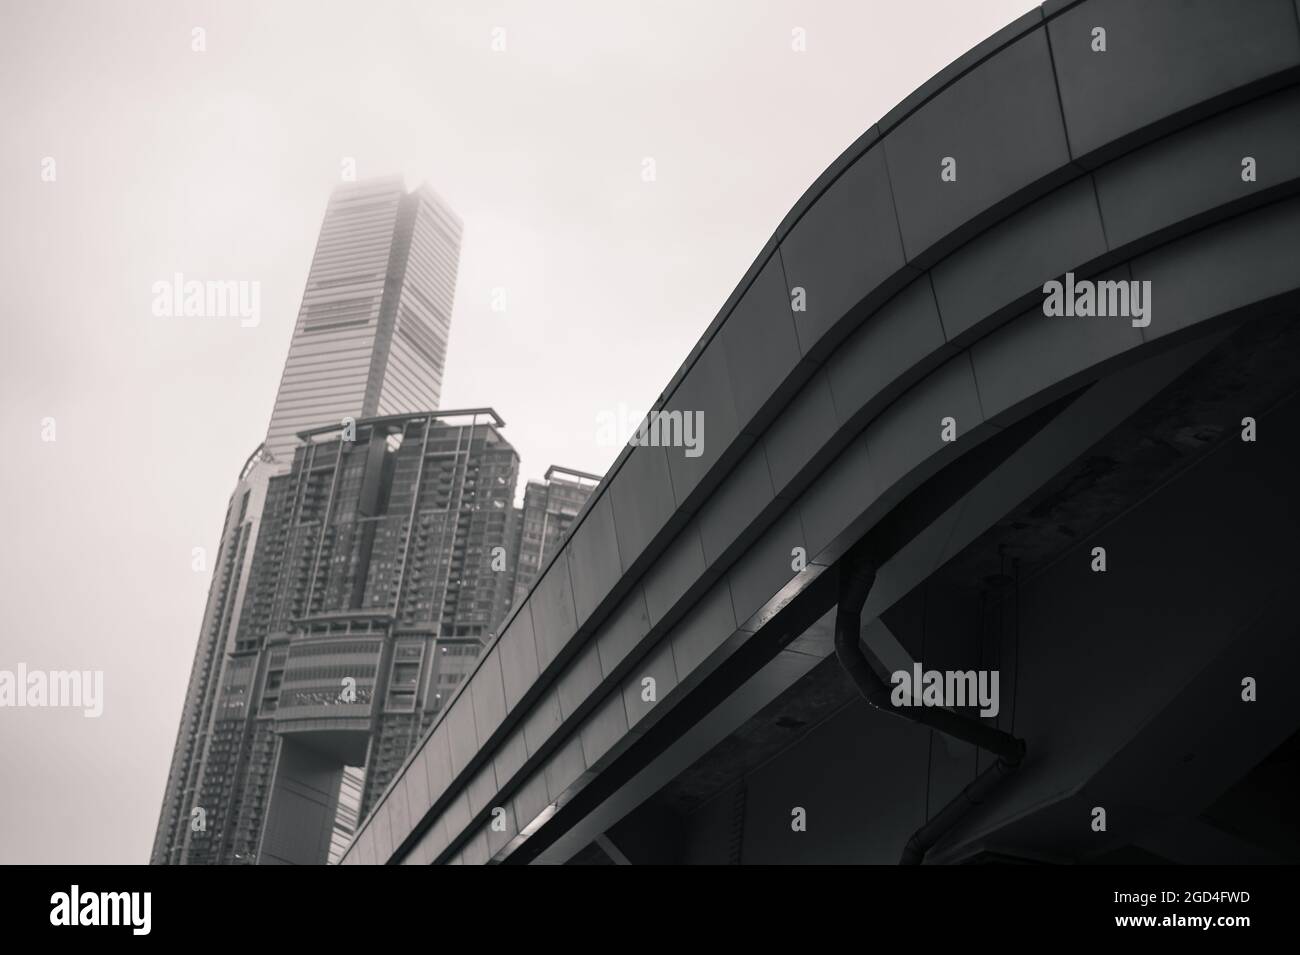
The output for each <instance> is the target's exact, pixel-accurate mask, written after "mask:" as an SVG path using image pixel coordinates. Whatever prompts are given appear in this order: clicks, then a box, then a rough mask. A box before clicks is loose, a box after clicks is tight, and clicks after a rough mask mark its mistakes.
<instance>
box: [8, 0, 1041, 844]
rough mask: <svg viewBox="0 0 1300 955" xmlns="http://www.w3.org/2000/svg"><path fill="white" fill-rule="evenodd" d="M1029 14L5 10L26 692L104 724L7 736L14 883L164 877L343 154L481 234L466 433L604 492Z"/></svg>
mask: <svg viewBox="0 0 1300 955" xmlns="http://www.w3.org/2000/svg"><path fill="white" fill-rule="evenodd" d="M1032 6H1034V4H1032V3H1029V2H1026V0H942V2H938V0H894V2H888V3H882V2H866V0H843V2H830V0H806V2H804V3H788V2H762V0H732V2H718V0H709V2H700V0H695V2H682V3H673V2H661V0H657V2H655V3H633V2H631V0H599V2H591V3H573V2H557V0H546V2H519V3H509V4H502V3H488V2H468V0H467V2H464V3H446V2H419V3H397V2H383V0H366V2H364V3H360V2H321V0H314V2H304V3H281V2H277V3H267V2H257V3H253V2H248V3H245V2H231V0H222V2H219V3H218V2H209V3H184V2H175V0H167V2H162V0H158V2H140V0H133V2H125V0H121V2H117V3H108V2H76V3H73V2H61V0H0V118H2V119H0V137H3V149H0V287H2V288H3V296H2V297H0V303H2V304H0V309H2V310H3V311H2V312H0V329H3V332H2V334H3V340H2V341H0V399H2V407H0V423H2V424H3V434H4V438H5V441H4V459H3V466H2V467H0V501H3V504H4V512H5V519H4V530H3V536H2V537H0V542H2V544H3V546H0V620H2V621H3V629H0V670H6V669H7V670H14V669H16V668H17V665H18V664H19V663H25V664H26V665H27V666H28V667H29V668H32V669H45V670H60V669H81V670H102V671H104V695H105V701H104V712H103V715H102V717H100V718H99V719H87V718H84V717H83V716H82V715H81V713H80V711H76V710H60V709H9V708H4V709H0V765H3V772H2V773H0V862H4V863H12V862H38V861H39V862H75V863H106V862H139V863H142V862H145V861H147V859H148V855H149V850H150V847H151V845H152V842H153V836H154V829H155V826H156V824H157V818H158V810H159V807H160V804H161V800H162V793H163V786H164V782H165V778H166V774H167V769H168V764H169V761H170V758H171V752H172V745H173V742H174V739H175V734H176V727H177V720H178V718H179V714H180V709H181V703H182V700H183V698H184V694H185V688H186V681H187V679H188V676H189V671H190V664H191V662H192V659H193V654H194V648H195V643H196V640H197V637H198V630H199V624H200V619H201V617H202V611H203V605H204V600H205V597H206V593H207V588H208V574H206V573H195V572H194V571H193V570H191V554H192V550H193V548H195V547H205V548H207V550H208V553H210V554H214V553H215V552H216V548H217V544H218V536H219V532H220V529H221V523H222V516H223V514H224V513H225V508H226V503H227V497H228V495H229V493H230V491H231V489H232V487H233V485H234V482H235V478H236V475H237V472H238V470H239V467H240V465H241V464H242V463H243V461H244V459H245V457H246V456H247V455H248V454H249V452H251V451H252V450H253V449H254V448H255V447H256V446H257V445H258V443H259V442H260V441H261V439H262V438H263V436H264V435H265V431H266V424H267V421H268V418H269V416H270V412H271V406H272V402H273V399H274V396H275V389H276V386H277V385H278V383H279V380H280V371H281V367H282V365H283V362H284V359H285V355H286V352H287V349H288V345H289V338H290V333H291V331H292V328H293V323H294V320H295V318H296V316H297V311H298V304H299V300H300V298H301V295H302V291H303V285H304V283H305V281H306V276H307V269H308V265H309V264H310V261H311V255H312V251H313V248H314V244H315V240H316V234H317V230H318V229H319V227H320V223H321V218H322V215H323V213H324V210H325V203H326V200H327V198H328V196H329V193H330V191H331V189H332V188H333V187H334V186H335V185H337V183H338V181H339V176H340V168H341V163H342V162H343V160H344V158H345V157H352V158H354V159H355V161H356V165H357V171H358V175H359V176H360V177H367V176H372V175H382V174H387V173H401V174H403V175H404V176H405V177H406V181H407V185H408V187H414V186H415V185H417V184H418V183H419V182H420V181H422V180H423V181H427V182H428V183H429V184H430V185H431V186H433V188H434V189H435V190H436V191H437V192H438V193H439V194H440V195H442V196H443V197H444V198H445V199H446V200H447V201H448V202H449V203H450V204H451V205H452V207H453V208H455V209H456V211H457V212H458V213H459V214H460V215H461V217H462V218H463V219H464V221H465V238H464V246H463V249H462V253H461V261H460V278H459V283H458V287H457V291H456V306H455V311H454V314H453V318H452V326H451V343H450V353H449V356H448V359H447V369H446V380H445V381H446V383H445V386H444V390H443V407H446V408H454V407H470V406H481V405H490V406H492V407H494V408H496V409H497V411H498V412H499V413H500V414H501V416H502V417H503V418H504V419H505V420H506V422H507V427H506V429H505V434H506V436H507V438H508V439H509V440H510V441H511V443H512V444H513V445H514V446H515V448H516V449H518V451H519V453H520V455H521V457H522V459H523V466H522V470H523V476H524V477H540V476H541V474H542V472H543V471H545V470H546V468H547V466H548V465H550V464H552V463H559V464H564V465H567V466H570V467H576V468H580V469H584V470H590V471H596V472H599V473H604V471H605V469H606V468H607V467H608V466H609V465H610V464H611V463H613V460H614V458H615V456H616V453H617V450H618V449H617V448H613V447H608V446H602V445H601V444H600V443H599V442H598V433H599V429H598V415H600V414H601V413H602V412H607V413H614V414H617V413H619V410H620V408H625V409H627V411H629V412H631V413H639V412H642V411H644V410H645V409H646V408H647V407H648V406H649V404H650V403H651V402H652V401H653V400H654V398H655V397H656V396H657V395H658V394H659V392H660V391H661V390H662V389H663V387H664V386H665V385H666V384H667V383H668V380H669V379H670V378H671V377H672V375H673V373H674V372H675V371H676V370H677V367H678V366H679V365H680V363H681V362H682V360H683V359H684V358H685V357H686V354H687V353H688V352H689V351H690V349H691V347H692V345H693V344H694V343H695V341H696V340H697V339H698V337H699V336H700V334H701V333H702V332H703V331H704V329H705V328H706V327H707V326H708V324H709V322H710V321H711V320H712V319H713V317H714V315H715V314H716V312H717V310H718V308H719V307H720V306H721V305H722V303H723V301H724V300H725V299H726V297H727V296H728V295H729V294H730V292H731V291H732V289H733V288H734V286H735V284H736V282H737V281H738V280H739V278H740V277H741V275H742V274H743V273H744V271H745V269H746V268H747V267H748V266H749V264H750V262H751V261H752V260H753V258H754V256H755V255H756V254H757V253H758V251H759V249H760V248H761V247H762V245H763V243H764V242H765V241H766V240H767V239H768V237H769V236H770V235H771V233H772V231H773V230H774V229H775V227H776V225H777V223H778V222H779V221H780V220H781V218H782V217H783V216H784V215H785V213H786V212H787V211H788V210H789V208H790V207H791V206H792V205H793V204H794V202H795V201H796V200H797V199H798V198H799V196H800V195H801V194H802V193H803V191H804V190H805V189H806V188H807V187H808V186H809V185H810V184H811V183H812V181H813V180H814V179H815V178H816V177H817V175H818V174H819V173H820V172H821V171H822V170H823V169H824V168H825V167H826V166H827V165H829V164H830V163H831V161H832V160H834V159H835V157H836V156H838V155H839V153H840V152H841V151H842V150H843V149H844V148H845V147H847V146H848V145H849V144H850V143H852V142H853V140H854V139H856V138H857V137H858V136H859V135H860V134H861V133H862V132H863V131H864V130H866V129H867V128H868V127H869V126H871V125H872V124H873V123H875V122H876V121H877V120H878V119H879V118H880V117H881V116H882V115H884V113H885V112H887V111H888V110H889V108H890V107H892V106H893V105H894V104H895V103H897V102H898V101H899V100H900V99H902V98H903V97H904V96H906V95H907V94H908V93H909V92H910V91H911V90H913V89H914V88H915V87H917V86H918V85H920V84H921V83H922V82H924V81H925V80H926V79H927V78H928V77H930V76H931V75H933V74H934V73H935V72H937V71H938V70H939V69H940V68H942V67H943V66H944V65H945V64H947V63H949V62H950V61H951V60H953V59H954V58H955V57H957V56H958V55H960V54H961V53H962V52H964V51H965V50H967V49H968V48H970V47H971V46H973V45H974V44H976V43H977V42H979V41H980V40H982V39H983V38H984V37H986V36H987V35H988V34H990V33H992V32H993V31H995V30H996V29H998V28H999V27H1001V26H1003V25H1004V24H1006V23H1008V22H1010V21H1011V20H1012V19H1014V18H1015V17H1017V16H1018V15H1020V14H1022V13H1024V12H1025V11H1026V10H1029V9H1031V8H1032ZM195 27H201V28H203V30H204V31H205V33H204V40H205V43H206V50H205V51H204V52H195V51H194V50H193V49H192V46H193V44H194V39H193V38H194V33H193V30H194V28H195ZM497 28H500V29H501V30H503V31H504V39H505V46H506V49H505V51H504V52H494V51H493V49H492V43H493V37H494V30H496V29H497ZM796 28H801V29H802V30H803V31H805V35H806V47H807V49H806V52H796V51H794V50H793V49H792V31H794V30H795V29H796ZM496 35H497V36H498V37H500V36H501V35H502V34H500V33H497V34H496ZM46 157H49V158H52V159H53V160H54V165H53V170H54V175H55V178H54V181H52V182H47V181H42V170H43V168H44V169H47V170H48V168H49V166H48V164H45V165H43V161H44V160H45V159H46ZM646 158H652V159H653V160H654V164H655V173H656V179H655V181H654V182H645V181H643V179H642V169H643V160H645V159H646ZM176 272H181V273H183V274H184V275H185V276H186V277H191V278H198V279H215V280H229V279H245V280H249V281H256V282H259V283H260V287H261V321H260V324H258V325H257V326H256V327H242V326H241V323H240V322H239V320H238V319H237V318H228V319H202V318H189V319H184V318H159V317H155V316H154V315H153V314H152V313H151V309H150V305H151V301H152V285H153V283H154V282H157V281H170V280H171V278H172V276H173V275H174V273H176ZM497 288H500V289H504V290H505V302H506V310H505V311H504V312H498V311H493V309H492V307H491V306H492V293H493V289H497ZM47 418H53V419H54V425H55V432H54V435H55V440H54V441H52V442H50V441H43V440H42V422H43V421H44V419H47Z"/></svg>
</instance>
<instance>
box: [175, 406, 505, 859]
mask: <svg viewBox="0 0 1300 955" xmlns="http://www.w3.org/2000/svg"><path fill="white" fill-rule="evenodd" d="M502 424H503V422H502V421H501V419H500V418H499V417H497V415H496V413H495V412H494V411H492V410H491V409H471V410H469V411H447V412H437V413H436V414H435V413H431V412H425V413H421V414H408V415H394V416H386V417H378V418H372V419H362V420H361V421H358V422H357V423H356V424H355V426H354V429H355V433H352V429H349V428H343V427H339V426H333V427H325V428H319V429H314V430H313V431H311V432H304V433H303V435H302V438H303V441H302V443H300V445H299V447H298V449H297V450H296V451H295V453H294V457H293V462H292V466H291V467H290V469H289V470H288V471H287V472H285V473H281V474H276V475H273V476H271V477H270V478H269V479H268V480H267V481H266V486H265V491H264V497H265V504H264V510H263V513H262V527H261V532H260V534H259V535H258V539H257V543H256V547H255V552H254V554H253V557H252V561H251V564H250V565H249V571H248V585H247V587H246V588H245V591H246V593H245V596H244V600H243V606H242V607H241V608H240V615H239V619H238V623H237V625H236V626H235V627H234V629H233V631H232V634H233V641H232V643H231V644H230V646H229V647H228V648H227V651H226V653H225V654H224V659H223V660H222V661H221V665H220V668H219V669H220V677H219V678H218V679H215V680H210V681H209V684H210V686H211V688H212V689H211V692H210V694H209V696H210V699H207V700H205V701H204V705H203V707H202V718H203V719H205V720H206V721H207V723H206V726H207V729H206V732H205V733H202V734H200V737H201V739H200V740H199V743H200V745H199V747H197V748H196V753H197V754H198V755H199V758H198V759H197V761H196V763H197V764H196V765H194V766H192V767H191V768H190V769H189V776H190V777H191V780H190V781H188V783H187V785H186V787H185V789H184V791H185V792H188V793H191V794H192V805H190V804H182V805H180V806H179V807H176V808H173V807H168V806H165V807H164V816H163V820H162V822H161V824H160V830H159V840H160V841H159V844H158V845H157V846H156V850H155V855H156V857H158V858H157V860H156V861H164V860H165V859H166V858H168V856H169V855H171V856H175V857H177V858H175V859H174V860H173V861H183V862H189V863H238V862H262V863H313V862H324V861H326V860H327V858H328V856H329V854H330V852H331V851H333V852H335V853H337V851H338V848H339V846H340V844H341V842H343V841H344V840H345V838H346V835H347V830H348V829H349V828H351V827H353V826H355V825H356V820H357V818H358V816H361V817H364V815H365V814H366V812H367V811H368V810H369V807H370V806H371V805H373V803H374V800H375V799H376V798H377V797H378V796H379V795H380V794H381V793H382V792H383V790H384V788H385V787H386V786H387V785H388V783H389V781H390V780H391V779H392V777H393V775H394V773H395V772H396V770H397V769H398V768H399V767H400V766H401V763H402V761H403V760H404V759H405V758H406V756H407V754H408V753H409V752H410V750H411V749H412V748H413V746H414V745H415V743H416V742H417V741H418V740H419V738H420V736H421V735H422V734H423V732H424V731H425V730H426V729H427V728H428V727H429V725H430V724H431V723H432V721H433V719H434V717H435V716H436V715H437V713H438V712H439V710H440V709H441V707H442V705H443V704H444V703H445V702H446V701H447V700H449V699H450V697H451V695H452V694H453V693H454V691H455V689H456V686H457V685H458V683H459V682H460V681H461V680H462V679H463V678H464V677H465V675H466V674H467V673H468V672H469V671H470V670H471V669H472V668H473V666H474V664H475V662H476V661H477V658H478V655H479V653H480V651H481V649H482V648H483V646H484V645H485V643H486V642H487V641H488V640H489V639H490V638H491V636H492V635H493V630H492V628H493V627H495V626H496V624H497V623H498V622H499V621H500V620H501V618H502V617H503V616H504V615H505V613H506V611H507V610H508V609H509V601H510V596H511V593H512V584H513V562H511V561H505V562H503V561H501V560H497V559H494V558H499V557H502V556H504V555H506V554H507V553H508V550H509V545H510V543H511V541H510V530H511V525H512V521H511V502H512V501H513V499H514V494H515V485H516V482H517V479H518V472H519V457H518V455H517V454H516V452H515V450H514V449H513V448H512V447H511V446H510V444H509V443H508V442H506V441H505V439H504V438H502V436H501V433H500V430H499V429H500V427H501V425H502ZM498 568H500V569H498ZM220 616H221V617H222V618H223V619H228V611H227V610H226V609H225V608H224V607H223V608H222V610H221V611H220ZM208 665H209V666H211V664H208ZM193 808H201V809H202V810H203V813H202V815H203V819H204V826H203V828H202V829H201V830H196V829H195V828H194V827H193V826H192V825H191V816H192V810H193Z"/></svg>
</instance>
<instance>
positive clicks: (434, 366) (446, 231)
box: [266, 177, 461, 459]
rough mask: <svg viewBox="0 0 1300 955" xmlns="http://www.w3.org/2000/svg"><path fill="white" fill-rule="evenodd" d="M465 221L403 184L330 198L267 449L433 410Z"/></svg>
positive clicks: (384, 182) (347, 190) (286, 451)
mask: <svg viewBox="0 0 1300 955" xmlns="http://www.w3.org/2000/svg"><path fill="white" fill-rule="evenodd" d="M460 239H461V222H460V219H459V218H457V217H456V214H455V213H454V212H452V211H451V209H450V208H449V207H448V206H447V205H446V203H444V202H443V201H442V200H441V199H439V198H438V197H437V196H436V195H435V194H434V192H433V190H431V189H429V187H428V186H423V185H422V186H420V188H418V189H416V190H415V191H414V192H411V193H407V192H406V191H405V189H404V187H403V185H402V180H401V178H400V177H393V178H386V179H374V180H369V181H366V182H360V183H354V184H350V185H346V186H341V187H340V188H338V189H336V190H335V191H334V195H333V196H332V197H331V198H330V202H329V207H328V208H327V209H326V210H325V221H324V223H323V224H322V225H321V230H320V237H319V238H318V239H317V241H316V253H315V255H314V256H313V257H312V262H311V271H310V272H309V273H308V275H307V288H306V290H305V291H304V292H303V296H302V307H301V308H300V309H299V311H298V322H297V324H296V325H295V326H294V330H293V340H292V341H291V342H290V344H289V357H288V359H287V360H286V361H285V363H284V375H283V377H282V378H281V379H280V390H279V392H278V393H277V394H276V396H275V409H274V411H273V412H272V413H271V423H270V426H269V427H268V428H267V436H266V448H267V450H268V451H269V452H270V453H271V455H273V456H274V457H275V458H277V459H287V458H288V457H291V456H292V454H293V448H294V444H295V437H294V436H295V435H296V434H297V433H298V432H299V431H302V430H305V429H308V428H314V427H319V426H321V425H327V424H337V423H338V422H339V421H340V420H342V419H343V418H345V417H352V418H363V417H365V418H369V417H374V416H375V415H385V414H399V413H401V412H405V411H422V410H427V409H430V408H436V407H438V402H439V399H440V398H441V396H442V372H443V365H444V363H445V362H446V358H447V335H448V332H449V331H450V329H451V307H452V301H453V299H454V296H455V291H456V267H457V263H458V262H459V259H460Z"/></svg>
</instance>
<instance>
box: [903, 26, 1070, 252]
mask: <svg viewBox="0 0 1300 955" xmlns="http://www.w3.org/2000/svg"><path fill="white" fill-rule="evenodd" d="M881 144H882V145H883V146H884V152H885V155H886V156H887V157H888V159H889V181H890V182H891V183H892V184H893V190H894V201H895V203H896V204H897V206H898V221H899V225H900V228H901V230H902V234H903V245H904V248H905V249H906V250H907V259H908V261H909V262H912V261H914V260H918V259H920V258H922V257H923V254H924V253H927V252H930V251H931V249H932V247H935V246H936V245H938V244H940V243H942V250H943V251H947V250H948V249H949V248H950V247H951V246H953V245H956V244H959V243H960V242H962V241H964V240H965V238H967V237H968V235H969V234H973V233H974V231H976V229H977V227H978V221H979V219H978V217H980V216H982V215H983V214H985V213H988V212H989V211H990V210H992V209H994V208H995V207H996V206H997V205H998V204H999V203H1001V202H1003V200H1006V199H1008V198H1010V197H1011V196H1013V195H1015V194H1016V193H1017V192H1019V191H1021V190H1022V189H1025V188H1027V187H1030V186H1033V185H1034V184H1036V183H1038V182H1040V181H1041V180H1043V179H1044V178H1045V177H1047V176H1049V175H1051V174H1053V173H1056V172H1058V170H1060V169H1061V167H1063V166H1065V165H1066V164H1067V163H1068V162H1069V160H1070V156H1069V152H1068V150H1067V149H1066V144H1065V130H1064V128H1063V127H1062V124H1061V110H1060V106H1059V105H1058V103H1057V100H1056V86H1055V83H1054V82H1053V79H1052V61H1051V57H1050V56H1049V54H1048V50H1047V34H1046V33H1045V32H1044V30H1043V29H1042V28H1039V29H1037V30H1034V31H1033V32H1032V33H1029V34H1027V35H1026V36H1024V37H1022V38H1021V39H1019V40H1016V41H1015V42H1014V43H1012V44H1011V45H1010V46H1008V47H1007V48H1006V49H1004V50H1002V51H1000V52H999V53H998V54H997V55H996V56H994V57H992V58H990V59H989V60H987V61H985V62H984V63H982V64H980V65H979V66H977V67H975V68H974V69H973V70H971V71H970V72H969V73H967V74H966V75H965V76H963V77H962V78H961V79H959V80H957V81H956V82H955V83H953V84H952V85H951V86H949V87H948V88H947V89H945V90H943V91H942V92H941V93H939V94H937V95H936V96H935V97H934V99H932V100H930V101H929V102H928V103H926V104H925V105H924V106H921V107H920V108H919V109H918V110H917V111H916V112H915V113H913V114H912V115H911V116H909V117H908V118H907V119H905V120H903V122H902V123H900V124H899V125H898V127H897V128H896V129H894V130H893V131H891V132H890V133H889V135H888V136H886V137H885V138H884V139H883V140H881ZM945 159H951V160H953V161H954V162H955V180H953V181H945V180H944V179H943V178H942V173H943V172H944V169H945V166H944V160H945ZM924 257H925V258H927V259H928V258H929V256H924Z"/></svg>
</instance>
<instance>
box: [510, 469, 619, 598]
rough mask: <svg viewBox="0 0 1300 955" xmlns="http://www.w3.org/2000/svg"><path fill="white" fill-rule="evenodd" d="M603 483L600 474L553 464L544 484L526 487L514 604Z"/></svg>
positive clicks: (518, 526) (518, 519)
mask: <svg viewBox="0 0 1300 955" xmlns="http://www.w3.org/2000/svg"><path fill="white" fill-rule="evenodd" d="M599 483H600V476H599V475H597V474H588V473H587V472H586V471H575V470H573V469H572V468H565V467H561V466H560V465H558V464H552V465H551V466H550V467H549V468H547V469H546V474H545V475H543V476H542V479H541V480H540V481H529V482H528V484H527V485H525V487H524V506H523V507H522V508H521V509H519V510H518V511H516V514H515V529H514V535H513V536H514V548H513V553H514V554H515V555H517V558H516V565H515V581H514V588H513V589H514V595H513V601H515V602H517V601H519V600H522V599H523V598H524V597H526V596H527V595H528V589H529V588H530V587H532V585H533V582H534V581H535V580H536V579H537V575H538V573H540V572H541V569H542V568H543V567H544V566H546V562H547V561H548V560H549V559H550V557H551V555H552V554H554V553H555V550H556V548H557V547H559V545H560V542H561V541H563V540H564V537H565V535H566V534H568V533H569V528H570V527H571V526H572V525H573V521H574V518H576V517H577V516H578V513H579V512H580V511H581V510H582V506H583V505H584V504H586V503H587V498H588V497H590V496H591V492H592V491H594V490H595V489H596V485H597V484H599Z"/></svg>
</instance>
